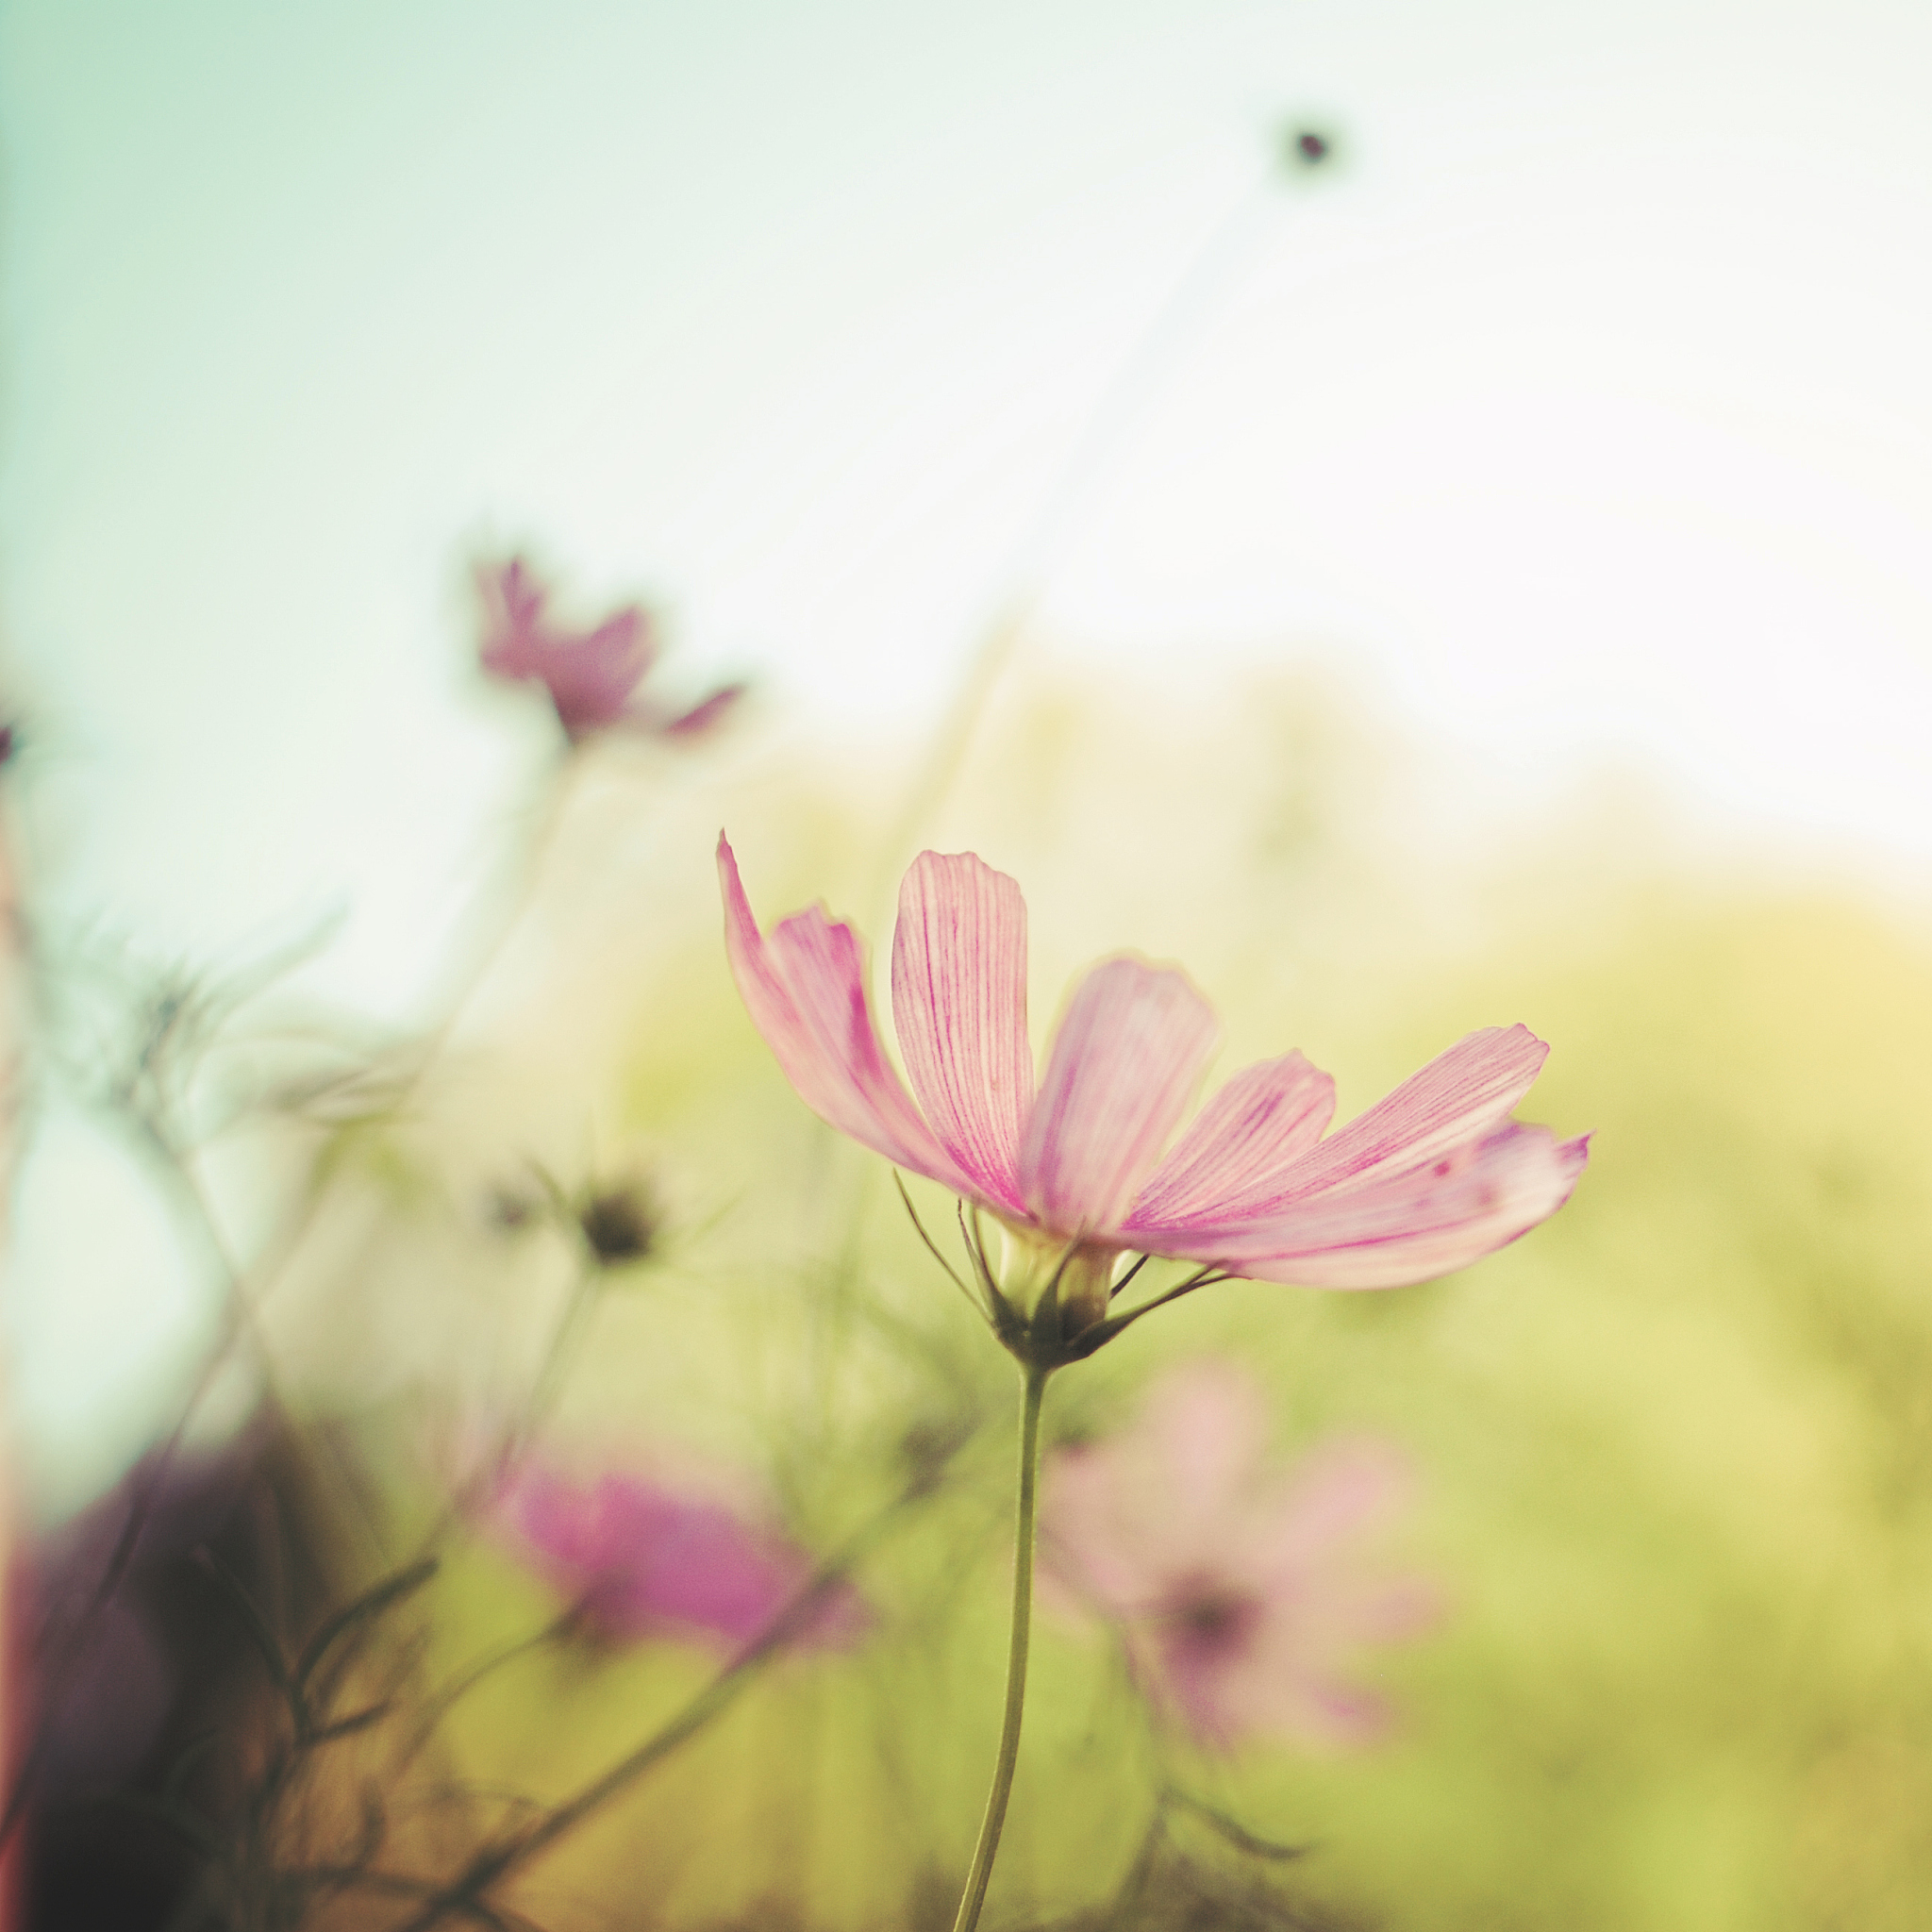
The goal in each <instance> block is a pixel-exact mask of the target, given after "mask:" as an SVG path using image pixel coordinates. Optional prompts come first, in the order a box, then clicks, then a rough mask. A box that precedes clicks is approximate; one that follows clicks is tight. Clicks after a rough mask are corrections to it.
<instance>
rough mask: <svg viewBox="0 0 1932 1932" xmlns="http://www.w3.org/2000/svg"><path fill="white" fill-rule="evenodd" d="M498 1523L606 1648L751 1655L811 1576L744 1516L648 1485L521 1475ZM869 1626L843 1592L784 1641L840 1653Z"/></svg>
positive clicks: (778, 1537)
mask: <svg viewBox="0 0 1932 1932" xmlns="http://www.w3.org/2000/svg"><path fill="white" fill-rule="evenodd" d="M495 1516H496V1521H497V1522H498V1524H500V1525H501V1526H502V1527H504V1528H505V1529H506V1530H508V1533H509V1534H510V1536H511V1537H512V1538H513V1539H514V1541H516V1543H517V1544H518V1545H519V1546H520V1547H521V1548H522V1549H523V1550H524V1551H525V1553H526V1554H527V1555H528V1556H529V1557H530V1558H531V1559H532V1561H533V1564H534V1566H535V1567H536V1568H537V1569H538V1570H539V1571H540V1572H541V1574H543V1575H544V1577H545V1578H546V1579H547V1580H548V1581H549V1582H550V1583H551V1584H552V1585H553V1586H554V1587H555V1588H556V1589H558V1591H562V1592H563V1593H565V1594H566V1595H568V1596H571V1597H573V1598H575V1601H576V1603H577V1606H578V1608H579V1612H580V1614H581V1615H582V1617H583V1618H584V1620H585V1623H586V1624H587V1625H588V1626H589V1627H590V1628H591V1630H593V1631H595V1632H596V1633H597V1634H598V1635H599V1636H601V1637H603V1638H605V1639H607V1640H609V1641H626V1640H630V1639H636V1638H641V1637H680V1638H692V1639H698V1640H701V1641H702V1640H706V1639H710V1640H714V1641H717V1642H718V1643H719V1644H720V1645H721V1646H722V1647H723V1648H724V1650H726V1651H728V1652H734V1653H735V1652H739V1651H742V1650H745V1649H748V1648H749V1647H750V1646H751V1645H752V1644H754V1643H756V1642H757V1641H758V1639H759V1638H761V1637H763V1636H764V1635H765V1634H766V1632H767V1631H769V1630H770V1629H771V1627H772V1625H773V1624H774V1622H775V1621H776V1620H777V1619H778V1617H779V1616H780V1615H781V1614H782V1613H783V1612H784V1610H785V1609H786V1608H787V1607H788V1606H790V1605H791V1603H792V1602H793V1601H794V1600H795V1599H796V1598H797V1597H798V1595H799V1593H800V1592H801V1591H804V1590H806V1589H807V1588H808V1585H809V1583H810V1581H811V1577H812V1573H813V1567H814V1566H813V1564H812V1560H811V1558H810V1557H808V1555H807V1554H806V1552H805V1551H804V1550H802V1549H800V1548H799V1547H798V1546H797V1545H796V1544H795V1543H793V1542H791V1541H790V1540H789V1539H788V1538H787V1537H785V1536H784V1535H783V1534H782V1533H781V1532H779V1531H778V1530H776V1529H774V1528H773V1527H771V1526H770V1525H769V1524H763V1523H758V1522H756V1521H754V1520H753V1517H752V1515H751V1513H750V1512H748V1511H745V1510H741V1509H740V1508H738V1507H733V1506H731V1505H729V1504H726V1503H724V1502H723V1501H720V1500H718V1499H717V1498H716V1497H715V1496H712V1495H705V1494H697V1493H693V1492H691V1491H689V1490H686V1489H684V1488H682V1487H679V1488H671V1487H669V1486H667V1485H665V1484H663V1483H660V1482H658V1481H656V1480H653V1479H652V1478H650V1477H647V1476H641V1475H625V1474H604V1475H600V1476H598V1477H596V1478H595V1479H594V1480H593V1481H591V1482H590V1483H576V1482H572V1481H570V1480H568V1479H566V1478H565V1477H563V1476H561V1475H559V1474H556V1473H555V1472H554V1471H550V1470H545V1469H541V1468H529V1469H525V1470H524V1471H523V1472H521V1473H520V1474H515V1475H513V1476H511V1477H510V1478H509V1479H508V1481H507V1482H506V1484H505V1485H504V1487H503V1488H502V1490H501V1491H499V1492H498V1494H497V1498H496V1505H495ZM871 1623H872V1617H871V1613H870V1611H869V1610H868V1608H867V1607H866V1604H865V1601H864V1599H863V1598H862V1597H860V1595H859V1594H858V1591H856V1590H854V1589H853V1588H852V1587H851V1586H850V1585H849V1584H846V1583H843V1582H841V1583H837V1584H834V1585H832V1586H831V1587H830V1588H829V1589H828V1590H827V1591H825V1592H824V1595H823V1597H822V1599H821V1601H820V1603H819V1604H818V1606H817V1607H816V1608H815V1609H813V1610H812V1612H811V1613H810V1614H809V1616H808V1617H807V1618H806V1619H805V1620H804V1621H803V1622H802V1623H801V1624H799V1626H798V1628H797V1629H796V1630H795V1631H794V1632H793V1633H792V1635H791V1638H790V1639H789V1641H791V1643H793V1644H796V1645H798V1646H800V1647H802V1648H806V1649H821V1650H823V1649H832V1650H837V1649H843V1648H845V1647H847V1646H848V1645H850V1644H852V1643H854V1642H856V1641H858V1638H859V1637H861V1636H862V1635H863V1634H864V1633H865V1631H866V1630H867V1629H868V1628H870V1626H871Z"/></svg>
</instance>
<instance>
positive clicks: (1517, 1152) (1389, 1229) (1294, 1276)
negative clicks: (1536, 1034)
mask: <svg viewBox="0 0 1932 1932" xmlns="http://www.w3.org/2000/svg"><path fill="white" fill-rule="evenodd" d="M1589 1144H1590V1143H1589V1137H1588V1136H1587V1135H1586V1136H1585V1137H1584V1138H1583V1139H1581V1140H1576V1141H1557V1140H1556V1139H1555V1137H1554V1136H1552V1134H1551V1133H1550V1131H1549V1129H1548V1128H1546V1127H1524V1126H1518V1125H1516V1124H1514V1123H1509V1124H1505V1125H1504V1126H1502V1127H1500V1128H1498V1129H1497V1130H1496V1131H1495V1132H1493V1133H1491V1134H1489V1135H1486V1136H1484V1137H1483V1138H1482V1139H1481V1140H1478V1141H1471V1142H1469V1143H1468V1144H1466V1145H1464V1146H1462V1147H1459V1148H1457V1149H1456V1150H1455V1151H1453V1152H1451V1153H1448V1154H1445V1155H1442V1156H1441V1158H1438V1159H1435V1160H1433V1161H1427V1162H1424V1164H1423V1165H1421V1166H1419V1167H1406V1168H1404V1169H1402V1170H1401V1171H1400V1172H1398V1173H1393V1174H1376V1175H1374V1176H1372V1177H1369V1178H1365V1179H1359V1180H1357V1181H1355V1182H1354V1183H1352V1184H1351V1185H1348V1186H1345V1187H1338V1188H1332V1189H1329V1190H1326V1191H1324V1192H1322V1193H1320V1194H1316V1195H1312V1196H1309V1197H1307V1198H1305V1199H1303V1200H1300V1201H1297V1202H1295V1203H1294V1204H1293V1205H1292V1206H1291V1207H1290V1208H1287V1209H1286V1210H1285V1211H1284V1212H1283V1213H1282V1214H1281V1215H1280V1216H1279V1217H1278V1218H1277V1219H1276V1220H1274V1222H1273V1223H1269V1224H1252V1225H1250V1226H1248V1227H1246V1228H1243V1229H1241V1230H1239V1231H1236V1232H1231V1233H1227V1234H1224V1235H1223V1236H1222V1237H1221V1238H1220V1239H1218V1240H1214V1239H1211V1238H1210V1239H1208V1240H1206V1241H1202V1242H1201V1244H1200V1245H1198V1246H1195V1247H1190V1248H1185V1249H1181V1250H1178V1251H1177V1252H1180V1253H1183V1254H1186V1255H1189V1256H1191V1257H1192V1258H1195V1259H1198V1260H1204V1261H1207V1260H1211V1261H1215V1262H1218V1263H1219V1264H1220V1265H1222V1266H1223V1267H1225V1268H1226V1269H1227V1270H1228V1272H1229V1273H1230V1274H1244V1275H1247V1276H1249V1277H1250V1278H1251V1279H1253V1280H1257V1281H1293V1282H1299V1283H1301V1284H1302V1285H1303V1286H1304V1287H1307V1288H1400V1287H1402V1286H1404V1285H1406V1284H1407V1283H1408V1282H1411V1281H1428V1280H1432V1279H1433V1278H1434V1277H1435V1276H1436V1275H1438V1274H1449V1273H1450V1272H1452V1271H1453V1270H1455V1269H1457V1268H1466V1267H1467V1266H1468V1265H1469V1264H1470V1263H1471V1262H1472V1261H1475V1260H1479V1259H1480V1258H1481V1257H1483V1256H1485V1255H1487V1254H1491V1253H1492V1252H1493V1251H1494V1250H1495V1249H1497V1248H1500V1247H1504V1246H1506V1245H1507V1243H1508V1242H1510V1241H1515V1240H1516V1239H1517V1237H1518V1236H1519V1235H1524V1234H1527V1233H1528V1232H1529V1230H1530V1229H1531V1228H1533V1227H1535V1226H1536V1225H1537V1224H1538V1223H1540V1222H1542V1221H1546V1220H1548V1219H1549V1217H1550V1216H1551V1215H1552V1214H1554V1213H1555V1212H1556V1211H1557V1208H1560V1207H1561V1206H1562V1205H1563V1203H1564V1202H1565V1201H1567V1200H1568V1199H1569V1198H1570V1192H1571V1190H1572V1189H1573V1188H1574V1187H1575V1185H1576V1179H1577V1176H1578V1175H1579V1174H1582V1172H1583V1168H1584V1162H1585V1161H1586V1159H1587V1158H1588V1157H1589Z"/></svg>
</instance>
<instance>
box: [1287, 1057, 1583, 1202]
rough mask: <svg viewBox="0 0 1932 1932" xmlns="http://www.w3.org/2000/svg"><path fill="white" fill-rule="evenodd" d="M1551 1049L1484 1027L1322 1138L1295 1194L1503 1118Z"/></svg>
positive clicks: (1463, 1137) (1423, 1155) (1409, 1163)
mask: <svg viewBox="0 0 1932 1932" xmlns="http://www.w3.org/2000/svg"><path fill="white" fill-rule="evenodd" d="M1549 1051H1550V1050H1549V1048H1548V1047H1547V1046H1545V1045H1544V1044H1543V1042H1542V1041H1541V1040H1539V1039H1538V1038H1537V1037H1536V1035H1535V1034H1534V1033H1532V1032H1531V1031H1530V1030H1529V1028H1528V1027H1527V1026H1485V1027H1483V1028H1481V1029H1480V1030H1479V1031H1478V1032H1475V1033H1472V1034H1469V1035H1467V1036H1466V1037H1465V1038H1464V1039H1461V1040H1458V1041H1457V1042H1456V1044H1455V1045H1454V1046H1452V1047H1451V1048H1449V1050H1448V1051H1447V1052H1446V1053H1439V1054H1438V1055H1437V1056H1436V1058H1434V1059H1432V1060H1431V1061H1430V1062H1429V1063H1428V1065H1427V1066H1425V1067H1424V1069H1423V1070H1422V1072H1421V1073H1419V1074H1410V1075H1409V1077H1408V1078H1407V1080H1405V1081H1404V1082H1403V1083H1402V1085H1401V1086H1400V1087H1398V1088H1396V1089H1395V1091H1393V1092H1392V1093H1391V1094H1389V1095H1387V1096H1386V1097H1385V1098H1384V1099H1381V1100H1378V1101H1377V1102H1376V1103H1375V1104H1374V1107H1372V1108H1369V1110H1368V1111H1367V1112H1366V1113H1362V1114H1357V1116H1356V1117H1355V1119H1354V1120H1352V1121H1350V1122H1349V1124H1347V1125H1346V1126H1345V1127H1342V1128H1340V1129H1339V1130H1338V1131H1337V1132H1335V1133H1333V1134H1331V1135H1329V1137H1328V1138H1327V1140H1325V1141H1323V1142H1322V1144H1321V1146H1320V1147H1319V1148H1318V1149H1317V1150H1316V1152H1315V1153H1314V1155H1313V1156H1312V1157H1311V1158H1309V1159H1308V1160H1307V1162H1305V1163H1304V1164H1303V1165H1302V1166H1301V1167H1299V1168H1298V1169H1297V1170H1296V1173H1295V1175H1294V1186H1293V1191H1294V1192H1295V1193H1296V1194H1298V1195H1299V1194H1307V1193H1312V1192H1314V1191H1316V1190H1317V1189H1319V1188H1327V1187H1332V1186H1335V1185H1336V1184H1338V1183H1339V1182H1341V1181H1345V1180H1348V1179H1351V1178H1353V1177H1354V1176H1356V1175H1358V1174H1368V1173H1369V1172H1371V1171H1372V1170H1374V1169H1376V1168H1385V1167H1388V1166H1391V1164H1392V1165H1397V1166H1401V1167H1405V1168H1407V1167H1414V1166H1418V1165H1420V1164H1421V1163H1422V1162H1423V1161H1425V1160H1428V1159H1430V1158H1432V1157H1434V1156H1435V1155H1438V1154H1443V1153H1446V1152H1448V1151H1449V1149H1451V1148H1453V1147H1457V1146H1459V1145H1460V1144H1461V1143H1462V1142H1464V1141H1469V1140H1472V1139H1474V1137H1475V1136H1476V1135H1478V1134H1479V1133H1481V1131H1482V1130H1483V1129H1484V1128H1485V1127H1489V1126H1492V1125H1494V1124H1496V1123H1497V1122H1498V1121H1501V1120H1502V1119H1504V1118H1505V1117H1506V1116H1507V1114H1508V1113H1509V1112H1510V1111H1511V1110H1512V1109H1513V1108H1515V1106H1516V1103H1517V1102H1518V1101H1519V1100H1521V1099H1522V1098H1523V1096H1524V1094H1525V1093H1527V1092H1528V1091H1529V1090H1530V1087H1531V1085H1532V1084H1533V1083H1534V1081H1535V1079H1536V1076H1537V1074H1538V1073H1539V1072H1540V1071H1541V1067H1542V1063H1543V1061H1544V1059H1545V1058H1548V1055H1549Z"/></svg>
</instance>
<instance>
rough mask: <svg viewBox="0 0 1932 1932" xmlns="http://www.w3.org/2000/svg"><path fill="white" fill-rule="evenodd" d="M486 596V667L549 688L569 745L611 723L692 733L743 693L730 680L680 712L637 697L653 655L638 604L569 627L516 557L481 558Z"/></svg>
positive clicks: (673, 734)
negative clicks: (583, 627) (589, 625)
mask: <svg viewBox="0 0 1932 1932" xmlns="http://www.w3.org/2000/svg"><path fill="white" fill-rule="evenodd" d="M475 577H476V589H477V591H478V593H479V594H480V596H481V597H482V600H483V618H484V636H483V642H482V645H481V647H480V649H479V652H478V656H479V657H480V658H481V660H482V664H483V668H484V670H485V671H487V672H488V673H489V674H490V675H491V676H492V677H500V678H504V679H507V680H509V681H512V682H515V681H520V680H525V679H534V680H536V681H537V682H538V683H540V684H541V685H542V686H543V687H544V688H545V689H546V690H547V691H549V693H550V701H551V703H552V704H553V705H555V706H556V707H557V720H558V724H561V725H562V726H563V729H564V734H565V736H566V737H568V738H569V739H570V741H571V742H572V743H573V744H575V742H576V741H578V740H579V739H582V738H585V737H588V736H589V735H590V734H591V732H593V731H603V730H608V729H610V728H611V727H613V726H618V727H623V728H625V729H629V730H637V731H643V732H648V733H650V734H652V735H653V736H656V737H658V738H696V737H699V736H701V735H702V734H703V733H705V732H707V731H708V730H709V729H710V728H711V727H712V726H713V725H714V724H717V723H718V721H719V720H720V719H721V718H722V717H723V716H724V713H725V712H726V711H727V710H729V709H730V708H731V707H732V706H733V705H734V704H736V703H737V701H738V699H739V698H740V697H741V696H742V695H743V691H744V687H743V686H742V685H738V684H728V685H725V686H724V687H723V688H722V689H720V690H718V691H713V692H712V693H711V694H710V696H709V697H708V698H706V699H705V700H704V701H703V702H702V703H701V704H698V705H694V706H693V707H692V708H691V709H690V710H688V711H684V712H671V711H666V710H663V709H661V708H658V707H657V706H654V705H651V704H648V703H644V702H641V701H639V700H638V699H637V698H636V697H635V693H636V691H637V688H638V686H639V685H640V684H641V683H642V682H643V679H644V676H645V674H646V673H648V672H649V670H650V668H651V666H652V665H653V664H654V663H655V662H656V661H657V658H658V646H657V643H656V641H655V640H654V639H653V638H652V635H651V620H650V617H649V615H648V614H647V613H646V612H645V610H644V609H643V608H642V606H641V605H637V604H626V605H625V606H624V608H622V609H619V610H613V611H612V612H611V613H610V615H609V616H608V617H607V618H606V619H605V620H604V622H603V623H602V624H600V625H598V626H597V627H596V628H595V629H594V630H588V631H578V630H566V629H564V628H562V627H561V626H560V625H557V624H555V623H553V622H552V621H551V620H550V619H549V618H548V617H547V616H546V615H545V614H544V605H545V604H546V603H547V602H548V601H549V591H547V589H546V588H545V587H544V586H543V585H541V584H540V583H539V582H538V581H537V579H536V577H535V576H534V575H532V574H531V571H530V568H529V566H528V565H527V564H525V561H524V560H523V558H521V557H512V558H510V559H509V561H508V563H501V564H479V565H478V566H477V568H476V572H475Z"/></svg>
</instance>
